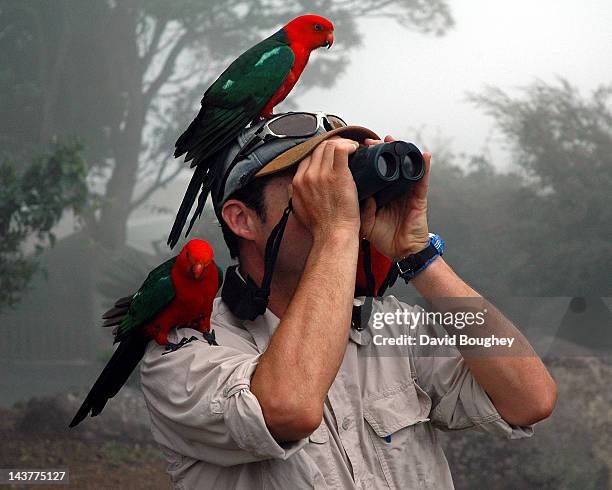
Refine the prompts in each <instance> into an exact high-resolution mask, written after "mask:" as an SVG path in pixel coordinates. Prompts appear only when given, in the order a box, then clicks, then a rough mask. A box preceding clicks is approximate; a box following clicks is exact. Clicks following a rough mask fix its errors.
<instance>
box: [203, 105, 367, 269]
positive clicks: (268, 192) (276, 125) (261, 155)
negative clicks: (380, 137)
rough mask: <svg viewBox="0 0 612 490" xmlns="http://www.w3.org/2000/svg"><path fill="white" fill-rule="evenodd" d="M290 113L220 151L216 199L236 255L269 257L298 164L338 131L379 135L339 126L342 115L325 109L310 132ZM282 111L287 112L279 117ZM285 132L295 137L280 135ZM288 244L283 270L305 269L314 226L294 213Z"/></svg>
mask: <svg viewBox="0 0 612 490" xmlns="http://www.w3.org/2000/svg"><path fill="white" fill-rule="evenodd" d="M287 114H290V115H291V117H283V118H280V119H278V120H277V121H276V122H275V121H274V119H270V120H268V121H263V122H261V123H259V124H256V125H254V126H252V127H250V128H247V129H245V130H243V131H242V132H241V134H240V135H239V136H238V137H237V138H236V140H235V141H234V142H233V143H232V144H230V145H228V147H226V149H225V150H224V151H223V152H221V154H220V155H219V160H218V162H217V165H218V167H217V168H218V175H217V178H216V181H215V184H214V185H213V188H212V197H213V204H214V207H215V212H216V214H217V217H218V219H219V222H220V223H221V227H222V231H223V235H224V238H225V241H226V243H227V245H228V248H229V250H230V254H231V256H232V257H234V258H236V257H240V260H241V262H242V260H243V259H244V255H243V254H244V253H245V252H247V253H248V254H249V255H253V254H256V255H259V256H261V257H263V253H264V251H265V246H266V241H267V238H268V237H269V235H270V232H271V231H272V229H273V228H274V226H275V225H276V224H277V223H278V221H279V219H280V218H281V216H282V213H283V211H284V209H285V207H286V206H287V203H288V201H289V187H290V184H291V180H292V178H293V175H294V174H295V171H296V170H297V164H298V163H299V162H300V161H301V160H302V159H304V158H305V157H306V156H308V155H309V154H310V153H311V152H312V151H313V150H314V148H316V147H317V146H318V145H319V144H320V143H321V142H322V141H324V140H325V139H328V138H330V137H334V136H341V137H343V138H350V139H353V140H356V141H359V142H363V140H364V139H365V138H375V139H376V138H377V136H376V134H375V133H373V132H372V131H370V130H368V129H365V128H361V127H358V126H345V127H339V124H338V123H337V120H336V119H333V117H324V116H322V115H321V113H318V114H317V117H316V121H317V123H316V126H317V127H316V129H315V128H314V127H313V128H311V130H310V131H308V132H307V131H305V129H306V127H305V126H304V128H303V129H304V131H303V132H300V124H302V125H304V121H303V120H300V119H299V117H298V116H297V115H296V114H300V113H287ZM301 114H305V113H301ZM279 116H282V115H277V116H275V117H279ZM302 118H304V117H302ZM311 119H314V118H311ZM296 124H297V130H296ZM283 125H284V126H283ZM285 134H290V135H291V137H287V138H278V137H277V136H278V135H285ZM300 135H303V136H300ZM259 136H263V137H262V138H259ZM253 143H256V144H255V145H254V144H253ZM245 150H248V151H245ZM283 243H285V244H291V246H290V247H289V246H287V245H285V246H284V247H281V252H280V254H279V257H278V261H277V270H279V272H280V271H282V270H283V269H295V270H300V271H301V270H302V269H303V266H304V261H305V258H306V257H307V254H308V250H309V249H310V246H311V239H310V235H309V233H308V231H307V230H306V229H304V227H303V226H301V225H300V223H299V221H297V220H295V219H291V218H290V219H289V221H288V222H287V228H286V230H285V233H284V238H283Z"/></svg>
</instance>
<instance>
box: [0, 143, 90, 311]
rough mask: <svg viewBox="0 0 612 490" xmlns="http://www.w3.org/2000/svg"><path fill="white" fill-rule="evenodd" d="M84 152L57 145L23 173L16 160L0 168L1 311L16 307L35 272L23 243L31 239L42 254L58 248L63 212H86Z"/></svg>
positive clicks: (34, 266)
mask: <svg viewBox="0 0 612 490" xmlns="http://www.w3.org/2000/svg"><path fill="white" fill-rule="evenodd" d="M80 150H81V148H80V146H78V145H61V144H56V145H54V147H53V148H52V149H51V151H49V152H48V153H46V154H44V155H42V156H39V157H37V158H35V159H34V161H33V162H32V163H31V164H30V165H29V166H27V167H26V168H25V169H24V170H22V171H21V170H20V167H19V166H17V165H16V163H15V162H14V161H12V160H8V159H7V160H4V161H3V162H2V163H0V309H1V308H2V307H3V306H5V305H13V304H14V303H15V302H16V300H17V299H18V297H19V293H20V292H21V291H22V290H23V289H24V288H25V287H26V285H27V283H28V281H29V280H30V278H31V277H32V274H33V273H34V272H35V271H36V268H37V262H36V258H35V257H34V258H33V257H30V256H29V255H28V254H27V252H26V251H25V250H24V242H26V240H27V239H28V238H30V239H31V241H32V244H33V245H34V249H35V252H37V253H40V251H41V250H42V249H43V246H44V245H45V244H50V245H53V244H54V242H55V235H54V234H53V232H52V228H53V226H54V225H55V224H57V222H58V221H59V220H60V218H61V217H62V214H63V212H64V210H65V209H71V210H72V211H73V212H75V213H79V212H80V211H81V210H82V209H83V206H84V205H85V202H86V199H87V187H86V183H85V177H86V173H87V170H86V166H85V163H84V161H83V159H82V158H81V156H80V153H79V152H80Z"/></svg>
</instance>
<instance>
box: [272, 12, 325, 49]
mask: <svg viewBox="0 0 612 490" xmlns="http://www.w3.org/2000/svg"><path fill="white" fill-rule="evenodd" d="M284 29H285V32H287V36H288V37H289V43H292V42H295V43H299V44H301V45H302V46H304V47H306V48H308V49H310V50H313V49H317V48H322V47H327V48H328V49H329V48H330V47H331V45H332V44H333V43H334V25H333V24H332V23H331V22H330V21H329V20H327V19H326V18H325V17H321V16H319V15H300V16H299V17H296V18H295V19H293V20H292V21H291V22H289V23H288V24H287V25H286V26H285V27H284Z"/></svg>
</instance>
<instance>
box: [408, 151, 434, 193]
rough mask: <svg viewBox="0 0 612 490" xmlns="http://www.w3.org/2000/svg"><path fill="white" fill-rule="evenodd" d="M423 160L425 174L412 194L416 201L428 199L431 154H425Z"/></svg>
mask: <svg viewBox="0 0 612 490" xmlns="http://www.w3.org/2000/svg"><path fill="white" fill-rule="evenodd" d="M423 160H425V173H424V174H423V178H422V179H421V180H420V181H419V182H417V184H416V185H415V186H414V193H413V194H412V195H413V196H414V197H415V198H416V199H427V191H428V189H429V169H430V168H431V153H427V152H425V153H423Z"/></svg>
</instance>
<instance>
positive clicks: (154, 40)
mask: <svg viewBox="0 0 612 490" xmlns="http://www.w3.org/2000/svg"><path fill="white" fill-rule="evenodd" d="M167 25H168V20H167V19H161V18H160V19H158V20H157V22H156V23H155V29H154V30H153V36H152V37H151V42H150V43H149V46H148V48H147V50H146V52H145V54H144V55H143V57H142V58H141V65H142V72H143V73H144V72H145V71H146V70H147V68H148V67H149V65H150V64H151V61H152V60H153V57H154V56H155V53H157V52H158V48H159V41H160V39H161V37H162V35H163V34H164V31H165V30H166V26H167Z"/></svg>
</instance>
